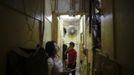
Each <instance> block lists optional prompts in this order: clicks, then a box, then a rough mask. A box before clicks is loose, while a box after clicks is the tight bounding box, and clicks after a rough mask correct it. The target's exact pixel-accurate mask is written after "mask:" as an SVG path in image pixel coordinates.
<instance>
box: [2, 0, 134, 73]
mask: <svg viewBox="0 0 134 75" xmlns="http://www.w3.org/2000/svg"><path fill="white" fill-rule="evenodd" d="M133 6H134V5H133V2H132V1H130V0H0V75H7V74H8V73H7V64H8V62H7V58H8V55H9V52H10V51H12V50H13V49H16V48H25V50H27V49H28V50H27V52H30V51H29V50H31V51H33V50H34V49H36V45H37V44H39V45H41V47H43V48H45V45H46V43H47V41H51V40H53V41H56V43H57V45H58V46H59V51H58V55H59V58H60V59H61V60H62V59H63V58H64V57H63V54H64V52H63V44H66V45H67V46H69V42H70V41H73V42H74V43H75V47H74V49H76V51H77V60H76V61H77V64H76V75H134V72H133V71H134V59H133V57H134V54H133V53H134V45H133V42H134V36H133V32H134V29H133V28H134V25H133V24H134V21H133V17H134V14H133V13H134V9H133ZM86 50H87V52H86V53H84V51H86ZM17 52H18V51H17ZM31 53H32V52H31ZM35 53H36V51H35ZM43 53H44V51H41V53H40V52H39V56H38V55H37V56H36V57H37V58H38V57H39V60H36V61H37V62H39V63H40V61H41V60H40V59H42V58H40V57H44V54H43ZM21 54H23V52H22V53H21ZM33 54H34V52H33ZM37 54H38V52H37ZM42 55H43V56H42ZM26 57H27V55H26ZM11 61H12V59H11ZM13 61H14V60H13ZM21 61H22V60H21ZM23 62H24V61H22V62H21V63H23ZM43 62H44V61H43ZM39 63H37V64H36V69H34V68H33V69H34V70H37V71H39V72H40V73H41V74H43V73H44V75H46V74H45V73H46V72H45V68H44V67H43V66H45V67H46V65H41V64H39ZM13 64H14V63H13ZM27 65H28V64H27ZM30 65H33V64H30V63H29V65H28V66H30ZM21 66H22V65H21ZM39 66H40V67H39ZM37 68H39V69H37ZM40 68H42V70H43V69H44V71H42V70H41V69H40ZM31 71H32V70H31ZM36 73H38V72H36ZM36 73H35V72H32V74H31V75H36ZM41 74H39V73H38V74H37V75H41ZM19 75H23V74H19ZM28 75H30V74H28ZM70 75H71V74H70Z"/></svg>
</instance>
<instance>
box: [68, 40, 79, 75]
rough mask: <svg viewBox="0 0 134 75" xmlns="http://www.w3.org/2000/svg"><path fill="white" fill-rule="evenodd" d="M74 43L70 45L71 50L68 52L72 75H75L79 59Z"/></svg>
mask: <svg viewBox="0 0 134 75" xmlns="http://www.w3.org/2000/svg"><path fill="white" fill-rule="evenodd" d="M74 46H75V44H74V42H70V43H69V48H68V50H67V51H66V53H67V54H68V57H67V59H68V68H69V69H70V71H71V73H72V75H75V68H76V58H77V52H76V50H75V49H74Z"/></svg>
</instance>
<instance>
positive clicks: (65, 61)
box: [63, 44, 67, 69]
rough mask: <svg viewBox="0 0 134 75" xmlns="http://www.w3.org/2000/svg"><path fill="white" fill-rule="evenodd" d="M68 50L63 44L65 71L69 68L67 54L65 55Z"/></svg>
mask: <svg viewBox="0 0 134 75" xmlns="http://www.w3.org/2000/svg"><path fill="white" fill-rule="evenodd" d="M66 50H67V45H66V44H63V65H64V69H66V67H67V54H66V53H65V52H66Z"/></svg>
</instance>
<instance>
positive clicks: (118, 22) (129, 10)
mask: <svg viewBox="0 0 134 75" xmlns="http://www.w3.org/2000/svg"><path fill="white" fill-rule="evenodd" d="M133 7H134V4H133V2H132V1H131V0H115V26H114V27H115V41H116V43H115V50H116V52H115V53H116V54H115V55H116V60H117V61H118V63H119V64H121V66H122V75H134V58H133V57H134V44H133V43H134V36H133V35H134V34H133V32H134V29H133V28H134V19H133V18H134V14H133V13H134V9H133Z"/></svg>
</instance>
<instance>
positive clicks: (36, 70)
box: [7, 48, 48, 75]
mask: <svg viewBox="0 0 134 75" xmlns="http://www.w3.org/2000/svg"><path fill="white" fill-rule="evenodd" d="M47 69H48V67H47V56H46V54H45V50H44V49H43V48H40V49H37V50H36V49H31V50H28V49H24V48H15V49H13V50H11V51H10V52H9V54H8V56H7V75H46V74H48V73H47V72H48V71H47Z"/></svg>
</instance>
